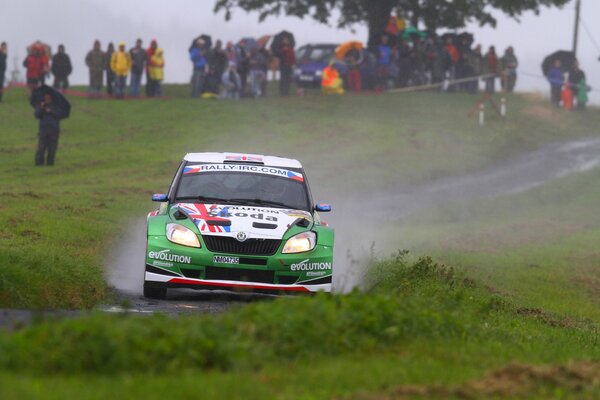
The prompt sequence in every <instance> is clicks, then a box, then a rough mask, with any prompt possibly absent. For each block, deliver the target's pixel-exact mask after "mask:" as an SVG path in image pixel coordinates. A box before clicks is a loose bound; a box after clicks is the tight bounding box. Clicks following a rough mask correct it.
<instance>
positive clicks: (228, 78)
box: [221, 62, 242, 100]
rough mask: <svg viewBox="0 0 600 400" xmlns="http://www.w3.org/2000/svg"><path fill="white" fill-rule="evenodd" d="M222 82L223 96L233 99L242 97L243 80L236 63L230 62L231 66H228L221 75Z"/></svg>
mask: <svg viewBox="0 0 600 400" xmlns="http://www.w3.org/2000/svg"><path fill="white" fill-rule="evenodd" d="M221 83H222V85H223V93H222V97H223V98H225V99H231V100H237V99H239V98H240V92H241V90H242V80H241V78H240V75H239V74H238V72H237V68H236V66H235V63H233V62H230V63H229V68H227V70H226V71H225V72H224V73H223V76H222V77H221Z"/></svg>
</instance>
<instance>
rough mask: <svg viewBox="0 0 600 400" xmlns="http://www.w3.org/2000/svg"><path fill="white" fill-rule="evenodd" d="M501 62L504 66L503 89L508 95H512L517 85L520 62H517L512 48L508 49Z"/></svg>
mask: <svg viewBox="0 0 600 400" xmlns="http://www.w3.org/2000/svg"><path fill="white" fill-rule="evenodd" d="M500 62H501V64H502V78H501V83H502V89H503V90H504V91H506V93H512V92H513V91H514V90H515V85H516V83H517V68H518V66H519V60H517V56H516V55H515V51H514V49H513V47H512V46H509V47H508V48H507V49H506V51H505V52H504V55H503V56H502V58H501V60H500Z"/></svg>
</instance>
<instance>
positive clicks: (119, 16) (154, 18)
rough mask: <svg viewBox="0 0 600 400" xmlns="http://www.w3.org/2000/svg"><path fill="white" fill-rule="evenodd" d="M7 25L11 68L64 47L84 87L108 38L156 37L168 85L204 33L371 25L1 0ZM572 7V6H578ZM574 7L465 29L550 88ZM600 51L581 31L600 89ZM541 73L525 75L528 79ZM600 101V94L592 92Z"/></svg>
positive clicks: (161, 1) (312, 36)
mask: <svg viewBox="0 0 600 400" xmlns="http://www.w3.org/2000/svg"><path fill="white" fill-rule="evenodd" d="M1 3H2V5H1V7H0V10H1V12H2V23H0V41H7V42H8V44H9V68H8V71H7V75H8V76H7V78H8V77H9V73H10V71H11V70H12V69H13V68H12V66H13V62H14V58H15V57H17V60H18V62H19V63H21V62H22V59H23V57H24V55H25V48H26V46H27V45H28V44H29V43H31V42H33V41H35V40H36V39H42V40H44V41H46V42H48V43H49V44H50V45H52V47H53V49H55V48H56V47H57V46H58V44H60V43H63V44H65V46H66V48H67V53H68V54H69V55H70V56H71V60H72V62H73V67H74V72H73V75H72V76H71V81H72V82H73V83H79V84H82V83H87V69H86V67H85V64H84V61H83V60H84V58H85V54H86V53H87V51H88V50H89V49H90V48H91V47H92V43H93V41H94V40H95V39H100V40H101V42H102V48H103V49H105V48H106V45H107V43H108V42H109V41H112V42H115V44H116V43H117V42H119V41H122V40H123V41H125V42H126V43H127V47H130V46H131V45H132V44H133V42H134V41H135V39H136V38H138V37H140V38H142V39H143V40H144V45H145V46H147V45H148V43H149V41H150V40H151V39H152V38H156V39H157V40H158V42H159V46H160V47H162V48H163V49H164V50H165V58H166V68H165V74H166V78H165V80H166V82H173V83H183V82H188V81H189V78H190V75H191V63H190V61H189V59H188V54H187V48H188V46H189V44H190V42H191V39H192V38H193V37H196V36H198V35H199V34H201V33H208V34H210V35H211V36H212V37H213V39H216V38H220V39H222V40H224V41H227V40H232V41H235V42H237V41H238V40H239V39H240V38H242V37H248V36H249V37H258V36H261V35H263V34H273V33H276V32H278V31H280V30H282V29H287V30H291V31H292V32H294V33H295V35H296V39H297V42H298V43H299V44H300V45H301V44H304V43H311V42H342V41H345V40H348V39H353V38H358V39H359V40H362V41H365V40H366V38H367V31H366V28H365V27H363V26H356V27H355V31H354V32H352V31H350V30H338V29H335V28H334V27H327V26H325V25H321V24H318V23H316V22H314V21H312V20H310V19H304V20H301V19H298V18H291V17H279V18H269V19H267V20H266V21H265V22H264V23H262V24H261V23H258V17H257V14H255V13H251V14H246V13H245V12H243V11H239V10H238V11H236V12H235V13H234V16H233V19H232V20H231V21H229V22H225V20H224V16H223V14H222V13H221V14H218V15H215V14H214V13H213V11H212V10H213V6H214V0H171V1H165V0H126V1H123V0H43V1H42V0H1ZM573 3H574V2H573ZM573 8H574V4H569V5H568V6H567V7H565V8H563V9H550V10H548V9H545V10H543V11H542V13H541V14H540V15H539V16H535V15H534V14H533V13H527V14H525V15H524V16H523V17H522V18H521V20H520V23H519V22H517V21H515V20H513V19H510V18H508V17H505V16H503V15H501V14H497V17H498V27H497V28H496V29H493V28H489V27H486V28H479V27H478V26H477V25H476V24H470V25H469V26H468V28H467V29H468V30H469V31H471V32H473V33H474V34H475V36H476V43H481V44H482V45H483V47H484V48H487V47H488V46H490V45H495V46H496V48H497V50H499V52H500V53H502V52H503V51H504V49H505V48H506V47H507V46H509V45H513V46H514V47H515V50H516V53H517V56H518V57H519V59H520V62H521V67H520V69H519V71H520V76H519V82H518V89H520V90H527V91H530V90H540V91H544V92H545V91H547V86H548V85H547V83H546V82H545V81H544V80H543V79H541V78H539V75H541V71H540V63H541V61H542V59H543V57H544V56H545V55H547V54H549V53H551V52H553V51H554V50H558V49H566V50H569V49H570V48H571V44H572V35H573V24H574V15H575V14H574V9H573ZM599 15H600V1H597V0H583V7H582V19H583V21H584V23H585V24H586V25H587V27H588V28H589V29H590V31H591V34H592V36H593V37H594V38H595V40H596V41H597V42H600V25H599V24H597V23H596V20H597V17H598V16H599ZM599 56H600V50H599V49H597V48H596V47H595V45H594V44H593V42H592V41H591V40H590V38H589V37H588V35H587V34H586V32H585V30H584V28H583V27H582V28H581V30H580V44H579V58H580V60H581V64H582V68H583V69H584V71H585V72H586V73H587V75H588V82H589V83H590V84H591V85H592V86H593V87H594V89H595V90H600V62H599V61H598V57H599ZM529 74H531V75H536V76H537V77H536V76H531V77H530V76H526V75H529ZM592 96H593V98H594V100H595V102H596V103H600V92H595V93H593V95H592Z"/></svg>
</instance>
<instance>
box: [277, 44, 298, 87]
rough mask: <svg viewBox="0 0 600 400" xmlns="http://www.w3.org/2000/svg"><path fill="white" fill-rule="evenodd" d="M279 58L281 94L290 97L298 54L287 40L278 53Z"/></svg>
mask: <svg viewBox="0 0 600 400" xmlns="http://www.w3.org/2000/svg"><path fill="white" fill-rule="evenodd" d="M278 56H279V73H280V74H281V76H280V78H279V79H280V80H279V94H280V95H281V96H289V95H290V87H291V85H292V74H293V70H294V64H296V54H295V53H294V48H293V47H292V46H291V45H290V42H289V41H288V39H287V38H284V39H283V40H282V41H281V47H280V48H279V51H278Z"/></svg>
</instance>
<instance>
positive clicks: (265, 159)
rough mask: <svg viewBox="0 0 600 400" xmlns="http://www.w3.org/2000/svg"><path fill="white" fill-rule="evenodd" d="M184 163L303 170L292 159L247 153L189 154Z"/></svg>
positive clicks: (296, 161)
mask: <svg viewBox="0 0 600 400" xmlns="http://www.w3.org/2000/svg"><path fill="white" fill-rule="evenodd" d="M184 161H188V162H202V163H215V164H223V163H225V162H229V163H231V162H234V163H248V164H260V165H265V166H267V167H285V168H302V164H300V161H298V160H294V159H292V158H282V157H275V156H265V155H262V154H245V153H188V154H186V155H185V157H184Z"/></svg>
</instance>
